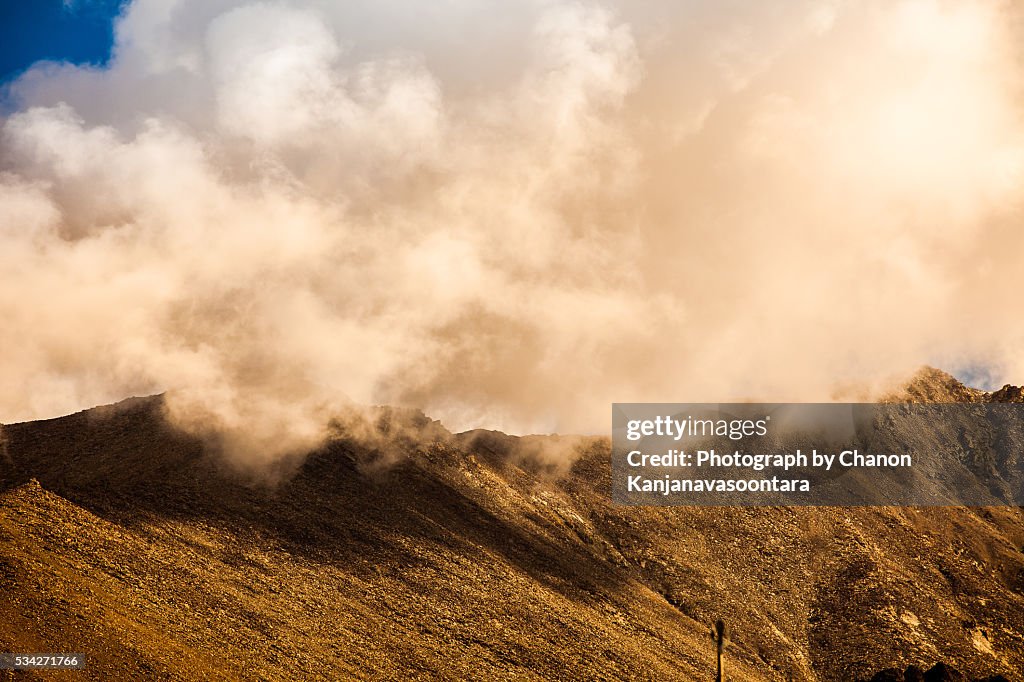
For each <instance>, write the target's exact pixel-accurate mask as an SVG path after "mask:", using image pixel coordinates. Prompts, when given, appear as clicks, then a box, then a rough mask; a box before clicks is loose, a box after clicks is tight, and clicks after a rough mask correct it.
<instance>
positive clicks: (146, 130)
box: [0, 0, 1024, 459]
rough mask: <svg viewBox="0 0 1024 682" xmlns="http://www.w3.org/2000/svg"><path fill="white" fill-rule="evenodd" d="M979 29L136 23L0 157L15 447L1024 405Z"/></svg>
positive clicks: (710, 6)
mask: <svg viewBox="0 0 1024 682" xmlns="http://www.w3.org/2000/svg"><path fill="white" fill-rule="evenodd" d="M1020 26H1021V24H1020V17H1018V16H1014V15H1012V14H1011V10H1010V9H1008V4H1001V3H995V2H980V1H975V2H967V1H964V2H944V1H940V0H906V1H900V2H871V1H868V2H854V1H845V2H844V1H842V0H835V1H832V0H825V1H823V0H814V1H811V2H787V3H756V2H725V3H719V2H707V3H700V4H694V3H674V2H668V1H667V0H665V1H661V0H649V1H645V2H635V3H632V2H631V3H626V2H621V3H618V4H604V5H594V4H589V3H585V2H558V1H541V0H536V1H522V2H511V3H510V2H492V1H485V0H468V1H467V2H458V3H411V2H398V1H396V0H386V1H380V0H374V1H373V2H370V1H369V0H367V1H365V2H351V3H331V2H327V1H326V0H322V1H319V2H318V1H316V0H307V1H298V0H295V1H292V2H243V1H241V0H218V1H216V2H208V1H206V0H203V1H202V2H200V1H199V0H164V1H162V2H160V1H156V0H136V1H135V2H133V3H131V4H130V5H128V6H127V7H126V8H125V10H124V11H123V14H122V16H121V17H120V19H119V20H118V23H117V25H116V45H115V48H114V52H113V55H112V58H111V61H110V64H109V65H108V66H106V67H103V68H99V67H76V66H72V65H67V64H53V63H49V64H47V63H43V64H38V65H36V66H35V67H34V68H32V69H31V70H30V71H28V72H27V73H26V74H24V75H23V76H22V77H21V78H20V79H18V80H17V81H16V82H14V83H13V84H12V85H11V86H10V87H9V89H8V90H9V91H8V92H7V101H8V111H7V114H6V115H5V118H4V119H3V122H2V139H0V173H2V174H0V240H2V242H0V243H2V250H0V271H2V273H3V275H2V277H0V315H2V325H0V347H2V351H0V382H2V383H0V420H3V421H13V420H17V419H29V418H38V417H45V416H53V415H56V414H59V413H63V412H68V411H73V410H76V409H81V408H83V407H87V406H91V405H94V404H98V403H103V402H110V401H113V400H116V399H120V398H122V397H125V396H127V395H140V394H148V393H155V392H160V391H168V392H169V394H168V395H169V398H168V400H169V406H170V412H171V414H172V417H174V419H175V420H176V421H177V422H178V423H179V424H181V425H183V426H185V427H187V428H190V429H193V430H198V431H210V430H213V431H215V432H217V433H220V434H222V436H223V437H224V439H225V442H226V443H227V445H228V447H229V450H230V451H232V452H234V453H235V454H236V456H240V457H250V458H256V459H260V458H273V457H275V456H277V455H280V454H283V453H288V452H294V451H297V450H301V449H303V448H307V447H310V446H312V445H315V444H316V443H317V442H318V441H319V440H320V439H321V438H322V437H323V434H324V426H325V424H326V422H327V421H328V420H329V418H330V416H331V415H332V414H336V413H337V411H338V410H339V409H340V408H341V406H343V405H346V404H349V403H351V402H355V403H359V404H396V405H411V406H418V407H422V408H423V409H424V410H425V411H426V412H427V413H428V414H430V415H432V416H434V417H437V418H440V419H442V421H444V422H445V423H446V424H447V425H448V426H450V427H452V428H453V429H462V428H471V427H492V428H501V429H505V430H509V431H513V432H520V433H522V432H536V431H542V432H548V431H556V430H557V431H560V432H579V431H589V432H598V431H604V430H605V429H606V428H607V419H608V412H609V403H610V402H612V401H659V400H673V401H686V400H689V401H719V400H729V399H744V398H757V399H764V400H816V399H828V398H830V397H833V396H835V395H836V391H837V390H839V388H841V387H843V386H849V385H851V384H857V385H861V384H863V385H871V384H872V383H873V382H875V383H877V382H881V381H883V380H885V379H886V378H888V377H891V376H893V375H894V374H898V373H900V372H904V371H908V370H912V369H914V368H916V367H917V366H918V365H920V364H922V363H925V362H930V363H932V364H936V365H939V366H942V367H945V368H951V369H954V370H958V369H959V370H963V369H965V368H968V369H970V370H971V371H972V372H973V373H974V375H975V376H979V377H981V378H983V379H985V380H988V381H991V382H997V383H998V382H1000V381H1003V380H1006V381H1009V380H1012V379H1016V380H1018V381H1019V380H1020V379H1022V378H1024V355H1022V354H1021V353H1020V350H1019V349H1020V348H1021V347H1022V342H1024V318H1022V317H1021V316H1020V315H1018V314H1017V312H1018V311H1019V305H1020V304H1019V297H1020V292H1021V291H1022V284H1024V269H1022V268H1020V266H1019V263H1020V258H1021V255H1022V254H1024V231H1022V230H1021V229H1020V219H1021V206H1020V203H1021V199H1024V185H1022V181H1024V119H1022V116H1021V114H1022V113H1024V112H1022V107H1021V100H1020V95H1021V90H1020V86H1021V79H1020V75H1021V69H1022V62H1021V55H1020V53H1018V52H1017V51H1015V50H1016V46H1017V45H1019V44H1024V43H1022V42H1021V36H1020V34H1019V32H1020Z"/></svg>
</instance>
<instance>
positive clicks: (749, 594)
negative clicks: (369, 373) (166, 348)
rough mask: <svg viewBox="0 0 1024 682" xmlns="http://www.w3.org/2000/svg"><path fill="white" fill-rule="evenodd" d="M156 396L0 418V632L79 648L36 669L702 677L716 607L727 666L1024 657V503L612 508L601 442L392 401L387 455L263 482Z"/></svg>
mask: <svg viewBox="0 0 1024 682" xmlns="http://www.w3.org/2000/svg"><path fill="white" fill-rule="evenodd" d="M1014 396H1017V397H1018V398H1019V396H1020V391H1019V390H1016V391H1015V390H1013V389H1012V387H1011V388H1008V389H1004V390H1002V391H1000V392H997V393H996V394H985V393H982V392H979V391H973V390H968V389H966V388H964V387H963V386H962V385H960V384H959V383H957V382H955V380H953V379H952V378H951V377H948V376H947V375H942V374H940V373H936V372H927V373H925V374H922V375H921V376H919V377H918V379H917V380H916V382H915V383H914V384H913V385H912V386H911V387H910V389H909V397H910V398H913V399H922V400H965V399H968V400H992V399H1002V400H1013V399H1014ZM161 404H162V403H161V399H160V398H147V399H136V400H130V401H126V402H124V403H121V404H119V405H116V406H112V407H107V408H102V409H97V410H91V411H86V412H83V413H79V414H75V415H71V416H68V417H63V418H60V419H53V420H48V421H40V422H31V423H24V424H11V425H6V426H4V427H3V431H2V437H3V443H4V445H3V446H2V447H3V450H2V452H0V482H2V485H0V490H2V492H0V586H2V589H3V593H4V599H2V600H0V651H69V652H70V651H74V652H81V653H84V654H85V655H86V657H87V659H88V668H87V670H86V671H85V673H84V674H83V673H81V672H64V673H53V672H45V673H43V672H40V673H38V674H36V675H35V677H36V678H38V679H83V678H87V679H103V680H107V679H245V680H257V679H272V680H278V679H281V680H283V679H300V678H310V679H349V678H351V679H363V678H367V679H396V678H397V679H416V678H419V679H480V680H496V679H556V680H563V679H565V680H575V679H610V680H618V679H658V680H669V679H672V680H706V679H712V677H713V670H714V655H713V649H712V646H713V644H712V642H711V640H710V638H709V637H708V634H707V633H708V625H709V624H710V623H711V622H712V621H713V620H714V619H715V618H718V617H722V618H724V619H726V620H727V621H728V622H729V623H730V624H731V625H732V626H733V628H734V632H735V641H734V644H733V646H732V647H731V648H730V649H728V656H729V661H730V664H731V673H732V677H731V678H730V679H735V680H790V679H792V680H830V681H831V680H855V679H858V678H869V677H871V675H873V674H874V673H875V672H877V671H879V670H881V669H883V668H890V667H898V668H900V669H903V668H906V666H908V665H911V664H913V665H918V666H921V667H923V668H928V667H930V666H932V665H933V664H934V663H936V662H939V661H942V662H944V663H946V664H948V665H950V666H952V667H954V668H957V669H959V670H961V671H963V672H965V673H967V674H968V675H970V676H972V677H975V678H981V677H984V676H988V675H995V674H1003V675H1005V676H1006V677H1007V678H1008V679H1011V680H1020V679H1024V513H1022V510H1021V509H1020V508H991V509H967V508H934V509H908V508H788V507H786V508H783V507H779V508H756V509H752V508H691V507H679V508H661V509H659V508H623V507H616V506H613V505H612V504H611V503H610V501H609V495H608V493H609V490H608V488H609V461H608V458H609V444H608V442H607V440H606V439H603V438H590V439H567V438H553V437H552V438H541V437H536V438H532V439H518V438H515V437H511V436H506V435H504V434H499V433H493V432H472V433H468V434H460V435H458V436H453V435H451V434H449V433H447V432H446V431H444V429H443V428H442V427H440V425H438V424H437V423H436V422H431V421H430V420H428V419H426V418H425V417H423V416H422V415H418V414H415V413H410V412H399V411H386V410H382V411H381V412H380V424H381V426H382V428H383V427H386V426H387V424H388V423H390V422H393V421H395V420H400V421H402V422H403V423H404V424H405V425H406V426H407V430H406V434H408V433H412V434H413V437H408V435H404V436H402V437H401V439H399V440H396V441H394V442H392V443H391V451H392V453H398V454H397V458H396V461H394V462H393V463H390V464H386V465H382V464H381V463H380V461H379V459H380V457H379V454H380V453H377V452H374V451H372V450H370V449H368V448H366V447H364V446H358V445H356V444H355V443H354V442H352V441H350V440H348V439H346V438H345V436H344V434H339V436H338V438H337V439H336V440H334V441H332V442H331V443H330V444H329V445H328V446H326V447H325V448H324V449H323V450H322V451H320V452H317V453H314V454H313V455H311V456H310V457H308V458H307V459H305V460H304V461H303V462H302V463H301V465H300V466H299V468H298V469H297V471H296V472H295V473H294V475H293V476H290V477H286V478H285V479H284V480H283V482H281V483H279V484H276V485H268V484H261V483H252V482H251V481H247V480H244V479H243V478H241V477H240V476H239V475H238V474H235V473H233V472H232V471H231V470H230V469H229V468H227V467H225V466H224V465H222V464H221V463H220V460H219V458H218V457H217V456H215V455H214V454H211V453H209V452H207V449H206V448H204V446H203V444H202V443H201V442H199V441H197V440H195V439H193V438H190V437H187V436H184V435H182V434H180V433H178V432H176V431H174V430H173V429H171V428H170V427H169V426H168V425H166V424H165V422H164V421H163V419H162V416H161V414H162V412H161ZM417 434H418V435H417ZM551 451H563V452H564V453H565V454H564V457H565V458H569V457H571V458H572V459H571V460H570V459H565V460H564V461H567V462H568V461H571V464H568V465H565V466H559V465H558V464H557V462H556V461H553V460H551V459H550V458H549V457H548V456H547V455H544V456H541V454H539V453H548V454H549V453H550V452H551ZM3 674H4V673H0V675H3ZM7 675H8V676H9V677H12V678H13V675H14V674H13V673H7ZM18 675H23V676H24V677H25V678H30V677H31V676H30V675H28V674H27V673H18ZM19 679H22V678H21V677H19Z"/></svg>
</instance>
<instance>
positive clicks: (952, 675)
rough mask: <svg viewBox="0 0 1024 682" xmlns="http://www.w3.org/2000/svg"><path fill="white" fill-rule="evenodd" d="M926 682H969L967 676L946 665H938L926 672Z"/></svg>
mask: <svg viewBox="0 0 1024 682" xmlns="http://www.w3.org/2000/svg"><path fill="white" fill-rule="evenodd" d="M924 682H967V676H966V675H964V674H963V673H962V672H960V671H959V670H957V669H956V668H950V667H949V666H948V665H946V664H945V663H936V664H935V665H933V666H932V667H931V668H929V669H928V671H927V672H925V674H924Z"/></svg>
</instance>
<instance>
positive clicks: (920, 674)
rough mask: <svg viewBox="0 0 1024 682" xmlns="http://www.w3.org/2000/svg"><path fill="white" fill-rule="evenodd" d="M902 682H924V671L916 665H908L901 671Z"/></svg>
mask: <svg viewBox="0 0 1024 682" xmlns="http://www.w3.org/2000/svg"><path fill="white" fill-rule="evenodd" d="M903 682H924V670H922V669H921V668H918V667H917V666H916V665H908V666H907V669H906V670H904V671H903Z"/></svg>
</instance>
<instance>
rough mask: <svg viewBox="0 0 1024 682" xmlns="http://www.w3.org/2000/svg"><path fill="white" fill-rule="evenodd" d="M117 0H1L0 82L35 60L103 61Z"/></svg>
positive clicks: (108, 53)
mask: <svg viewBox="0 0 1024 682" xmlns="http://www.w3.org/2000/svg"><path fill="white" fill-rule="evenodd" d="M119 5H120V0H78V1H77V2H68V1H66V0H33V1H32V2H21V1H19V0H2V2H0V45H2V46H3V47H2V48H0V83H6V82H8V81H10V80H12V79H13V78H15V77H16V76H17V75H18V74H20V73H21V72H23V71H24V70H25V69H27V68H28V67H30V66H31V65H32V64H34V63H35V62H37V61H40V60H54V61H68V62H72V63H75V64H95V65H103V64H105V63H106V61H107V59H108V58H109V56H110V48H111V46H112V45H113V41H114V26H113V23H114V22H113V20H114V17H115V16H116V15H117V12H118V8H119Z"/></svg>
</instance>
